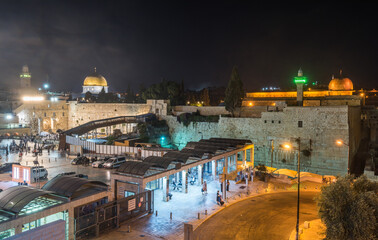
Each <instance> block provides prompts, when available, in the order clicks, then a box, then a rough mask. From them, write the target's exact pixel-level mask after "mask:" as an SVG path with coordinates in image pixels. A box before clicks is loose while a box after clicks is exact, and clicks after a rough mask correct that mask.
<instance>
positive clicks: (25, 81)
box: [20, 65, 31, 88]
mask: <svg viewBox="0 0 378 240" xmlns="http://www.w3.org/2000/svg"><path fill="white" fill-rule="evenodd" d="M20 87H21V88H30V87H31V74H30V72H29V67H28V65H24V66H23V67H22V73H21V74H20Z"/></svg>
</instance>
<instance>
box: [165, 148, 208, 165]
mask: <svg viewBox="0 0 378 240" xmlns="http://www.w3.org/2000/svg"><path fill="white" fill-rule="evenodd" d="M163 157H169V158H174V159H175V161H177V162H181V163H183V164H186V163H187V162H188V161H190V159H192V160H194V159H195V160H200V159H201V157H202V156H200V155H199V154H197V153H194V152H179V151H171V152H167V153H166V154H164V156H163Z"/></svg>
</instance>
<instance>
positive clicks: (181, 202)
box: [96, 179, 320, 240]
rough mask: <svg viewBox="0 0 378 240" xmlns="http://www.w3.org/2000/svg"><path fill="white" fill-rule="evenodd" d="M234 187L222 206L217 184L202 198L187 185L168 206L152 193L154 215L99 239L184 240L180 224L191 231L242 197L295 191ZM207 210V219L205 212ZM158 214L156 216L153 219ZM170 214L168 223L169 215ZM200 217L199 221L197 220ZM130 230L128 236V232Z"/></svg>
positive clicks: (251, 185) (277, 187) (198, 190)
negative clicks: (218, 197) (189, 225)
mask: <svg viewBox="0 0 378 240" xmlns="http://www.w3.org/2000/svg"><path fill="white" fill-rule="evenodd" d="M301 185H302V188H303V190H305V188H306V189H307V190H316V189H320V185H319V184H314V183H309V182H306V183H302V184H301ZM245 186H246V184H245V183H242V184H235V183H234V182H233V181H230V191H229V192H227V194H228V197H227V201H226V203H225V205H224V206H222V207H221V206H219V205H217V204H216V192H217V190H220V184H219V182H218V181H210V182H208V194H207V195H202V193H201V186H198V185H195V186H191V185H189V193H188V194H185V193H180V192H174V191H173V192H172V194H173V197H172V200H171V201H169V202H163V201H162V191H161V190H157V191H156V193H155V212H154V214H150V215H148V216H145V217H141V218H139V219H137V220H134V221H132V222H125V223H121V227H120V228H119V229H114V230H113V231H111V232H107V233H103V234H101V235H100V237H99V238H96V239H101V240H111V239H124V238H129V239H169V240H174V239H175V240H176V239H184V223H190V224H192V225H193V228H194V229H195V228H196V227H198V226H199V225H200V224H201V223H202V222H203V221H205V220H206V219H207V218H209V217H210V216H211V215H212V214H214V213H216V212H217V211H220V210H222V209H224V207H227V206H228V205H230V204H233V203H236V202H238V201H240V200H243V199H245V198H246V197H250V196H256V195H258V194H262V193H269V192H277V191H290V190H291V191H292V190H296V185H295V184H294V185H289V184H282V183H279V182H276V181H274V180H272V181H270V182H269V183H265V182H262V181H258V180H256V179H255V181H254V182H253V183H251V182H249V184H248V188H245ZM206 210H207V215H205V211H206ZM156 211H158V215H156ZM171 212H172V219H170V213H171ZM198 213H200V219H198ZM129 226H130V229H131V232H128V227H129Z"/></svg>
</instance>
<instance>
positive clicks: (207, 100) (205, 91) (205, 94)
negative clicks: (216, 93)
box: [201, 88, 210, 106]
mask: <svg viewBox="0 0 378 240" xmlns="http://www.w3.org/2000/svg"><path fill="white" fill-rule="evenodd" d="M201 102H203V106H210V97H209V89H207V88H204V89H203V90H202V91H201Z"/></svg>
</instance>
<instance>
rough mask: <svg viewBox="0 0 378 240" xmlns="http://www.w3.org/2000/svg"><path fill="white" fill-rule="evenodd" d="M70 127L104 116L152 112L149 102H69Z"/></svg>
mask: <svg viewBox="0 0 378 240" xmlns="http://www.w3.org/2000/svg"><path fill="white" fill-rule="evenodd" d="M68 108H69V117H68V128H69V129H70V128H73V127H76V126H79V125H82V124H84V123H87V122H90V121H94V120H100V119H104V118H112V117H120V116H135V115H140V114H146V113H149V112H151V105H149V104H127V103H77V102H76V101H71V102H69V103H68Z"/></svg>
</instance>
